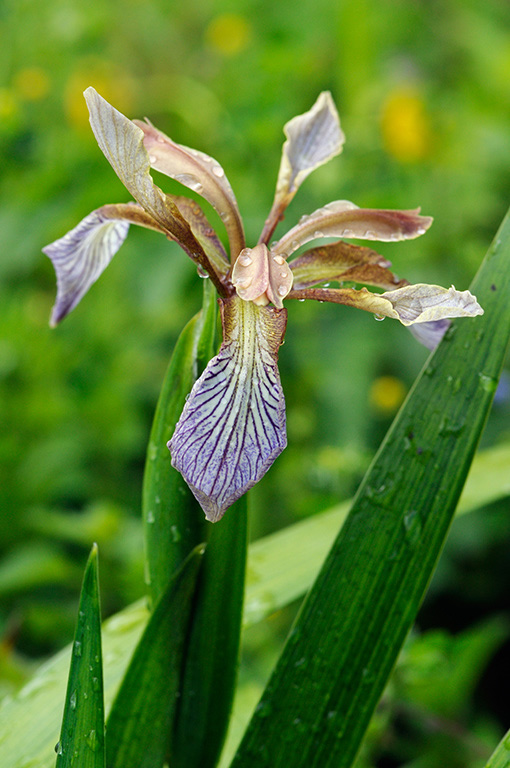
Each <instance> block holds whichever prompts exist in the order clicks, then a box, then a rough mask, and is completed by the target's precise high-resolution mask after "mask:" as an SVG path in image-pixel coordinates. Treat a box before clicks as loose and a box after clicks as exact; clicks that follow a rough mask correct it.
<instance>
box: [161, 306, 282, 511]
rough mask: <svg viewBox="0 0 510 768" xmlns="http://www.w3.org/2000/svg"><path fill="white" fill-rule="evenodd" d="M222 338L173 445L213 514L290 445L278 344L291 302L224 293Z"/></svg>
mask: <svg viewBox="0 0 510 768" xmlns="http://www.w3.org/2000/svg"><path fill="white" fill-rule="evenodd" d="M221 310H222V323H223V338H224V341H223V344H222V346H221V349H220V352H219V354H218V355H217V356H216V357H215V358H213V360H211V362H210V363H209V365H208V366H207V368H206V370H205V371H204V373H203V374H202V376H201V377H200V379H198V381H197V382H196V383H195V386H194V387H193V389H192V390H191V394H190V396H189V398H188V400H187V402H186V405H185V407H184V410H183V412H182V415H181V418H180V420H179V423H178V424H177V427H176V428H175V432H174V434H173V437H172V439H171V440H170V442H169V443H168V447H169V449H170V452H171V454H172V464H173V466H174V467H175V468H176V469H177V470H178V471H179V472H181V474H182V476H183V477H184V479H185V480H186V482H187V483H188V485H189V487H190V488H191V490H192V491H193V493H194V495H195V497H196V498H197V500H198V501H199V503H200V504H201V506H202V508H203V510H204V512H205V514H206V517H207V518H208V519H209V520H210V521H211V522H216V521H217V520H219V519H220V518H221V516H222V515H223V513H224V512H225V510H226V509H227V508H228V507H229V506H230V505H231V504H233V503H234V501H236V499H238V498H239V497H240V496H242V495H243V494H244V493H245V492H246V491H247V490H248V489H249V488H251V487H252V486H253V485H255V483H257V482H258V481H259V480H260V478H261V477H262V476H263V475H264V474H265V473H266V472H267V470H268V469H269V467H270V466H271V464H272V463H273V461H274V460H275V459H276V457H277V456H278V455H279V454H280V453H281V452H282V451H283V449H284V448H285V446H286V443H287V438H286V432H285V400H284V396H283V391H282V387H281V384H280V376H279V373H278V367H277V361H278V349H279V347H280V345H281V343H282V340H283V335H284V333H285V325H286V322H287V312H286V310H285V309H280V310H279V309H276V308H274V307H258V306H256V305H255V304H253V302H251V301H243V300H242V299H240V298H238V297H237V296H234V297H232V298H230V299H226V300H221Z"/></svg>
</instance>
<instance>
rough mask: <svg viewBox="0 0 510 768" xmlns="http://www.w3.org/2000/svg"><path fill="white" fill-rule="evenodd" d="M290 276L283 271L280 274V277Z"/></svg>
mask: <svg viewBox="0 0 510 768" xmlns="http://www.w3.org/2000/svg"><path fill="white" fill-rule="evenodd" d="M288 274H289V273H288V272H286V271H285V270H284V269H282V271H281V272H280V277H287V275H288Z"/></svg>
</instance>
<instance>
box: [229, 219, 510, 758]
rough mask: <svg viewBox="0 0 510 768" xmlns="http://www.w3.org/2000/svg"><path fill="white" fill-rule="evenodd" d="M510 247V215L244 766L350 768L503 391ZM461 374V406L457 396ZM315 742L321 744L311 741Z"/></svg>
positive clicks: (283, 662) (313, 600)
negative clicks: (474, 311)
mask: <svg viewBox="0 0 510 768" xmlns="http://www.w3.org/2000/svg"><path fill="white" fill-rule="evenodd" d="M509 250H510V219H509V217H508V216H507V217H506V218H505V220H504V222H503V224H502V226H501V228H500V230H499V232H498V234H497V236H496V239H495V241H494V243H493V245H492V246H491V248H490V249H489V252H488V254H487V257H486V259H485V261H484V263H483V265H482V267H481V269H480V272H479V274H478V275H477V277H476V278H475V281H474V285H473V288H474V289H475V290H476V291H477V293H478V295H479V296H480V297H481V299H482V303H483V304H484V306H485V309H486V313H485V315H484V316H483V318H481V319H478V320H477V323H478V324H477V325H476V328H474V327H470V326H469V325H468V324H467V322H468V321H464V323H463V324H458V325H454V326H453V327H452V329H451V330H450V331H449V332H448V333H447V335H446V337H445V340H444V342H443V343H442V344H441V345H440V347H439V348H438V350H437V351H436V353H435V354H434V356H433V357H432V358H431V360H430V362H429V363H428V365H427V366H426V368H425V369H424V372H423V374H422V376H421V377H420V379H419V380H418V382H417V384H416V385H415V387H414V388H413V390H412V391H411V393H410V395H409V397H408V400H407V402H406V405H405V406H404V407H403V409H402V410H401V412H400V414H399V416H398V417H397V419H396V421H395V422H394V424H393V426H392V428H391V429H390V432H389V433H388V435H387V437H386V439H385V441H384V443H383V445H382V446H381V449H380V450H379V452H378V454H377V456H376V457H375V459H374V462H373V464H372V466H371V468H370V469H369V471H368V473H367V475H366V477H365V480H364V482H363V483H362V486H361V488H360V490H359V492H358V494H357V496H356V499H355V502H354V505H353V508H352V510H351V513H350V515H349V517H348V519H347V521H346V523H345V524H344V526H343V528H342V530H341V532H340V534H339V536H338V538H337V540H336V542H335V544H334V545H333V548H332V550H331V552H330V554H329V556H328V558H327V560H326V562H325V564H324V566H323V569H322V571H321V573H320V574H319V577H318V579H317V581H316V583H315V585H314V587H313V588H312V591H311V592H310V594H309V596H308V598H307V600H306V601H305V604H304V606H303V608H302V611H301V613H300V615H299V617H298V620H297V622H296V625H295V627H294V629H293V631H292V632H291V635H290V636H289V640H288V642H287V645H286V647H285V650H284V652H283V654H282V657H281V658H280V661H279V663H278V664H277V667H276V669H275V671H274V673H273V676H272V678H271V680H270V682H269V684H268V686H267V688H266V692H265V694H264V695H263V697H262V700H261V702H260V704H259V706H258V708H257V710H256V712H255V715H254V717H253V718H252V721H251V723H250V725H249V727H248V730H247V732H246V734H245V737H244V739H243V741H242V742H241V745H240V748H239V750H238V752H237V754H236V756H235V758H234V760H233V762H232V768H234V767H237V766H241V765H242V766H243V768H249V766H251V765H254V764H255V763H256V764H257V766H258V767H259V768H260V766H266V765H267V766H269V765H271V766H272V768H278V766H284V765H292V766H293V767H295V768H298V767H299V766H304V765H307V766H318V765H320V766H321V767H322V768H325V767H326V766H335V768H341V766H350V765H352V761H353V760H354V758H355V756H356V753H357V751H358V749H359V745H360V743H361V740H362V738H363V735H364V732H365V730H366V727H367V725H368V722H369V720H370V717H371V715H372V713H373V710H374V708H375V706H376V704H377V701H378V699H379V696H380V695H381V693H382V690H383V688H384V685H385V683H386V681H387V678H388V676H389V674H390V672H391V669H392V667H393V664H394V663H395V660H396V657H397V655H398V652H399V650H400V647H401V645H402V643H403V641H404V639H405V636H406V634H407V632H408V630H409V628H410V626H411V625H412V622H413V621H414V618H415V615H416V612H417V610H418V607H419V605H420V602H421V599H422V597H423V594H424V591H425V589H426V586H427V583H428V580H429V578H430V575H431V573H432V571H433V568H434V565H435V563H436V560H437V557H438V555H439V552H440V550H441V546H442V544H443V542H444V539H445V537H446V534H447V531H448V527H449V525H450V522H451V518H452V516H453V513H454V509H455V505H456V501H457V499H458V496H459V495H460V492H461V489H462V485H463V483H464V480H465V477H466V475H467V472H468V469H469V465H470V463H471V460H472V457H473V453H474V451H475V448H476V444H477V442H478V439H479V437H480V434H481V432H482V429H483V425H484V423H485V419H486V417H487V414H488V411H489V408H490V404H491V402H492V397H493V395H494V392H495V389H496V384H497V379H498V376H499V373H500V371H501V367H502V363H503V359H504V354H505V351H506V348H507V345H508V338H509V335H510V316H509V313H508V309H507V304H506V301H505V299H506V296H507V295H508V292H509V290H510V272H509V270H508V269H507V267H506V264H505V260H506V261H508V258H507V257H508V252H509ZM475 342H476V344H475ZM467 350H469V360H466V358H467V354H466V353H467ZM459 371H462V373H463V374H464V378H463V379H462V384H463V390H462V391H461V393H460V395H459V390H456V388H455V387H453V386H452V382H454V381H456V380H457V378H458V376H459V375H460V374H459ZM459 434H462V440H461V439H459ZM402 456H405V460H403V459H402ZM404 480H405V482H404ZM289 681H291V682H289ZM317 733H319V734H320V739H319V738H315V739H314V738H310V734H317Z"/></svg>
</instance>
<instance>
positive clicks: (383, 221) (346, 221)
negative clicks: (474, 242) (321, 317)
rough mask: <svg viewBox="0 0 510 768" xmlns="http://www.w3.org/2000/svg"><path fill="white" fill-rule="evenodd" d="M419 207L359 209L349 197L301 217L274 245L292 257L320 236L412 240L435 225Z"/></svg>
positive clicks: (277, 249)
mask: <svg viewBox="0 0 510 768" xmlns="http://www.w3.org/2000/svg"><path fill="white" fill-rule="evenodd" d="M419 211H420V209H419V208H417V209H416V210H412V211H391V210H383V209H377V208H358V207H357V206H356V205H355V204H354V203H351V202H349V201H348V200H336V201H335V202H334V203H329V204H328V205H325V206H324V207H323V208H319V209H318V210H317V211H314V212H313V213H311V214H309V215H308V216H302V217H301V219H300V221H299V223H298V224H297V225H296V226H295V227H293V228H292V229H290V230H289V231H288V232H287V234H286V235H284V236H283V237H282V238H281V240H279V241H278V242H277V243H275V245H274V246H273V251H274V252H275V253H281V254H282V255H283V254H286V255H287V256H290V254H291V253H294V251H296V250H297V249H298V248H299V247H300V246H301V245H304V244H305V243H308V242H309V241H310V240H316V239H318V238H321V237H346V238H351V237H354V238H356V239H360V240H380V241H382V242H390V241H395V240H410V239H413V238H415V237H419V236H420V235H423V234H424V233H425V232H426V231H427V229H428V228H429V227H430V225H431V224H432V219H431V218H430V216H420V215H419Z"/></svg>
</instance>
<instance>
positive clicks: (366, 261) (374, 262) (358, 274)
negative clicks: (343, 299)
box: [289, 240, 405, 290]
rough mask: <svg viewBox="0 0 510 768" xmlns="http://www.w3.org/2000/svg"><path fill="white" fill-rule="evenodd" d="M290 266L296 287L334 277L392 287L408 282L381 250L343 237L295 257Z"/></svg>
mask: <svg viewBox="0 0 510 768" xmlns="http://www.w3.org/2000/svg"><path fill="white" fill-rule="evenodd" d="M289 266H290V268H291V269H292V272H293V275H294V286H293V287H294V289H295V290H299V289H300V288H310V287H311V286H312V285H317V283H324V282H329V281H331V280H338V281H340V282H344V281H345V282H353V283H366V284H367V285H376V286H378V287H379V288H389V289H391V288H396V287H398V286H399V285H401V284H405V282H404V281H401V280H399V279H398V278H397V277H395V275H394V274H393V273H392V272H390V270H389V269H388V267H390V266H391V263H390V262H389V261H387V260H386V259H385V258H384V257H383V256H381V254H379V253H377V252H376V251H373V250H372V249H371V248H366V247H364V246H361V245H352V244H351V243H345V242H344V241H343V240H339V241H338V242H336V243H331V245H324V246H321V247H319V248H312V249H311V250H310V251H306V253H303V254H302V255H301V256H298V257H297V259H294V260H293V261H291V262H290V264H289Z"/></svg>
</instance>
